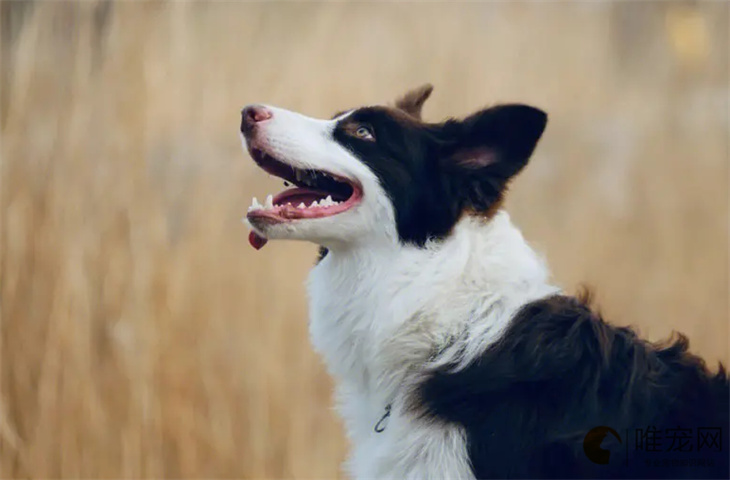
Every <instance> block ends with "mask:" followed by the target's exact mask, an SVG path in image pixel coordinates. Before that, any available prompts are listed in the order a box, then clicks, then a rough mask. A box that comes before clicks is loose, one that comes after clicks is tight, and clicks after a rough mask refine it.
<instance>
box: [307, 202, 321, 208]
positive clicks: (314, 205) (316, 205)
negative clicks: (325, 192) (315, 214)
mask: <svg viewBox="0 0 730 480" xmlns="http://www.w3.org/2000/svg"><path fill="white" fill-rule="evenodd" d="M309 207H310V208H311V207H319V203H317V200H315V201H313V202H312V204H311V205H310V206H309Z"/></svg>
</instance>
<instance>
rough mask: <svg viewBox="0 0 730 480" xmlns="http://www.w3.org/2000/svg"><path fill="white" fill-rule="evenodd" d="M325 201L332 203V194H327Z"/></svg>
mask: <svg viewBox="0 0 730 480" xmlns="http://www.w3.org/2000/svg"><path fill="white" fill-rule="evenodd" d="M325 200H326V201H327V205H334V203H335V202H334V201H332V195H327V198H325Z"/></svg>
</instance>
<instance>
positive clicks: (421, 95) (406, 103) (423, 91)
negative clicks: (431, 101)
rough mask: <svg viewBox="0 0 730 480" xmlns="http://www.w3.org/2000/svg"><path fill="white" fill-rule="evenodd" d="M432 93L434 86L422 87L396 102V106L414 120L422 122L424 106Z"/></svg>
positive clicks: (426, 85)
mask: <svg viewBox="0 0 730 480" xmlns="http://www.w3.org/2000/svg"><path fill="white" fill-rule="evenodd" d="M431 92H433V85H431V84H430V83H427V84H425V85H421V86H420V87H418V88H414V89H413V90H411V91H409V92H408V93H406V94H405V95H403V96H402V97H400V98H399V99H398V100H396V102H395V106H396V107H397V108H399V109H401V110H403V111H404V112H406V113H407V114H408V115H410V116H412V117H413V118H417V119H418V120H420V119H421V110H422V109H423V104H424V103H425V102H426V100H428V97H430V96H431Z"/></svg>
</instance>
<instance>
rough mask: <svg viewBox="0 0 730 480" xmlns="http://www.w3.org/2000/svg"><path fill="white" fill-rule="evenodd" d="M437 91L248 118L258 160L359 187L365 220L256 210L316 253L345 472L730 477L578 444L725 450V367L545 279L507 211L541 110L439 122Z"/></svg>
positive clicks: (319, 309) (275, 233)
mask: <svg viewBox="0 0 730 480" xmlns="http://www.w3.org/2000/svg"><path fill="white" fill-rule="evenodd" d="M431 90H432V88H431V87H430V86H424V87H421V88H420V89H417V90H415V91H413V92H410V93H408V94H406V95H405V96H404V97H402V98H401V99H400V100H399V101H398V102H397V103H396V107H365V108H360V109H355V110H350V111H347V112H345V113H342V114H338V115H337V116H335V118H333V119H331V120H315V119H311V118H308V117H304V116H302V115H300V114H296V113H293V112H289V111H286V110H283V109H277V108H274V107H261V106H257V107H256V108H259V109H261V108H265V109H268V110H267V111H268V113H267V115H265V116H263V117H262V118H264V117H265V118H266V120H265V121H261V122H253V123H252V122H251V121H249V123H245V122H246V120H245V118H246V115H244V123H245V125H244V126H245V128H242V131H243V133H244V135H243V138H244V144H245V145H246V146H247V147H248V148H249V149H251V148H252V145H255V147H256V148H258V149H261V150H264V151H265V152H266V153H267V154H268V155H270V156H271V157H273V158H275V159H276V160H277V161H280V162H282V163H284V164H287V165H292V166H294V167H297V168H302V169H313V170H318V171H324V172H327V173H330V174H334V175H338V176H340V177H342V178H346V179H348V180H349V181H351V182H352V183H353V184H356V185H359V186H360V187H361V189H362V199H361V201H360V203H358V204H357V205H356V206H355V207H354V208H351V209H349V210H347V211H344V212H342V213H338V214H336V215H332V216H326V217H324V218H314V219H295V220H286V221H281V222H269V221H261V220H260V218H257V217H251V216H250V217H249V223H250V224H251V226H252V228H253V229H254V231H255V233H256V235H258V236H260V237H263V238H269V239H299V240H308V241H312V242H315V243H317V244H319V245H320V246H321V252H320V257H319V261H318V262H317V264H316V266H315V267H314V268H313V269H312V272H311V273H310V276H309V279H308V284H307V286H308V294H309V299H310V308H309V314H310V334H311V341H312V344H313V345H314V347H315V349H316V350H317V351H318V352H319V353H320V354H321V355H322V357H323V359H324V361H325V364H326V365H327V368H328V370H329V372H330V374H331V375H332V376H333V377H334V378H335V380H336V398H337V406H338V410H339V412H340V414H341V415H342V418H343V419H344V422H345V426H346V429H347V434H348V437H349V439H350V442H351V445H352V451H351V454H350V456H349V459H348V461H347V463H346V466H345V468H346V471H347V472H348V474H349V475H350V476H352V477H353V478H359V479H372V478H392V479H426V478H435V479H442V478H485V477H498V478H505V477H522V478H530V477H532V478H539V477H605V476H622V477H628V478H634V477H637V476H670V477H672V476H680V475H689V476H694V477H700V476H705V477H707V476H710V477H711V476H713V475H717V474H719V475H725V477H727V456H726V452H725V453H722V452H721V454H720V455H719V456H717V458H716V459H715V460H716V463H715V466H716V468H715V469H712V470H707V469H705V470H702V469H699V470H698V469H697V468H695V469H685V470H684V471H682V470H677V469H671V470H669V471H668V470H659V471H657V470H656V469H654V470H652V469H647V468H644V466H643V463H639V462H637V461H634V462H632V465H633V468H632V467H631V466H628V467H627V466H625V465H616V464H615V462H612V463H611V465H596V464H593V463H591V462H589V461H588V460H587V459H586V457H585V455H584V453H583V451H582V441H583V438H584V437H585V435H586V433H587V432H588V431H589V430H590V429H592V428H593V427H596V426H599V425H608V426H611V427H612V428H614V429H616V430H618V431H623V430H626V429H635V428H646V427H647V426H648V425H655V426H657V427H664V426H667V427H677V426H680V427H683V428H697V427H700V426H721V427H722V428H725V431H724V432H723V434H724V435H725V440H724V441H725V442H727V441H728V439H727V421H728V417H727V409H728V389H729V387H728V381H727V378H726V376H725V373H724V371H722V369H721V371H720V373H718V374H716V375H713V374H711V373H710V372H709V371H708V370H707V369H706V367H705V365H704V363H703V362H702V361H701V359H699V358H698V357H695V356H693V355H691V354H689V353H688V352H687V342H686V339H684V338H683V337H680V339H679V340H678V341H677V342H675V343H670V344H668V345H666V346H656V345H652V344H650V343H648V342H645V341H643V340H641V339H639V338H637V337H636V335H635V334H634V333H633V332H631V331H630V330H629V329H626V328H616V327H612V326H610V325H608V324H607V323H605V322H604V321H603V320H602V319H601V318H600V317H599V316H598V315H597V314H596V313H594V312H593V311H592V310H591V309H590V308H589V306H588V304H587V302H585V301H583V300H581V299H576V298H572V297H568V296H564V295H563V294H562V293H561V291H560V289H559V288H557V287H556V286H554V285H553V284H552V283H551V282H550V280H549V273H548V270H547V268H546V266H545V264H544V262H543V260H542V259H541V258H540V257H539V256H538V255H537V254H536V253H535V252H534V251H533V250H532V249H531V248H530V246H529V245H528V244H527V242H526V241H525V240H524V238H523V237H522V235H521V233H520V232H519V230H518V229H517V228H516V227H515V226H514V225H513V224H512V222H511V221H510V217H509V215H508V214H507V213H506V212H505V211H503V210H502V209H501V204H502V199H503V195H504V193H505V191H506V187H507V184H508V182H509V181H510V179H512V178H513V177H514V176H515V175H516V174H517V173H518V172H519V171H520V170H521V169H522V168H523V167H524V166H525V165H526V164H527V161H528V159H529V157H530V155H531V153H532V151H533V149H534V148H535V145H536V144H537V141H538V140H539V138H540V136H541V134H542V132H543V129H544V127H545V124H546V121H547V117H546V115H545V114H544V113H543V112H541V111H540V110H538V109H535V108H533V107H529V106H525V105H502V106H497V107H492V108H488V109H484V110H481V111H479V112H477V113H475V114H474V115H471V116H470V117H467V118H466V119H463V120H455V119H451V120H447V121H446V122H443V123H424V122H422V121H421V120H420V116H421V108H422V106H423V103H424V102H425V100H426V99H427V98H428V96H429V95H430V93H431ZM249 117H250V115H249ZM622 429H623V430H622ZM632 460H636V459H632ZM723 462H724V463H723Z"/></svg>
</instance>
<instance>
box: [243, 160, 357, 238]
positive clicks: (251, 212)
mask: <svg viewBox="0 0 730 480" xmlns="http://www.w3.org/2000/svg"><path fill="white" fill-rule="evenodd" d="M249 153H250V154H251V157H252V158H253V159H254V161H255V162H256V163H257V164H258V166H259V167H261V168H262V169H263V170H265V171H266V172H268V173H270V174H272V175H275V176H277V177H279V178H281V179H283V180H284V185H287V186H288V184H292V185H294V188H290V189H287V190H284V191H283V192H281V193H278V194H277V195H268V196H267V197H266V199H265V200H264V202H263V204H262V203H259V201H258V200H257V199H256V198H255V197H254V199H253V201H252V204H251V206H250V207H248V213H247V215H246V218H248V220H249V221H253V222H255V223H261V222H265V223H282V222H288V221H292V220H302V219H314V218H325V217H331V216H333V215H337V214H339V213H342V212H345V211H347V210H350V209H351V208H352V207H354V206H355V205H357V204H358V203H360V200H361V198H362V188H361V187H360V186H359V185H358V184H357V183H355V182H354V181H352V180H349V179H346V178H343V177H341V176H338V175H335V174H332V173H329V172H326V171H323V170H311V169H300V168H296V167H293V166H291V165H289V164H287V163H284V162H282V161H280V160H277V159H276V158H274V157H272V156H271V155H270V154H268V153H266V152H264V151H263V150H261V149H258V148H255V147H253V148H249ZM254 237H256V238H254ZM250 240H251V244H252V245H253V246H254V247H256V248H261V247H262V246H263V243H265V239H264V238H262V237H260V236H258V235H257V234H256V233H255V232H252V236H251V237H250ZM254 240H256V241H257V242H259V243H260V246H259V245H258V244H257V243H255V242H254ZM261 242H263V243H261Z"/></svg>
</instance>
